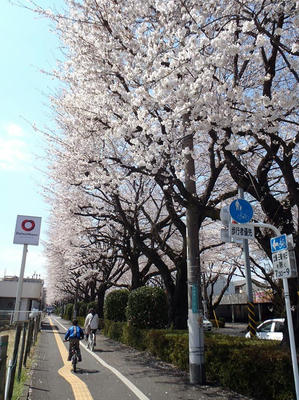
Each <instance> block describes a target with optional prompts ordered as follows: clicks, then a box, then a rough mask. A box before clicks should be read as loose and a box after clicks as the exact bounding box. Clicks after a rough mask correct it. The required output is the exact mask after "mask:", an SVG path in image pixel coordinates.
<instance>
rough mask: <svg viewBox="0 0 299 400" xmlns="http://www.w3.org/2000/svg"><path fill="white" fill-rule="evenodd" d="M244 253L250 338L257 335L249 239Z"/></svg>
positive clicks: (242, 192)
mask: <svg viewBox="0 0 299 400" xmlns="http://www.w3.org/2000/svg"><path fill="white" fill-rule="evenodd" d="M238 192H239V197H240V199H242V200H244V190H243V189H242V188H241V187H239V188H238ZM243 252H244V261H245V279H246V291H247V316H248V330H249V332H250V337H254V336H255V335H256V318H255V311H254V303H253V290H252V279H251V271H250V258H249V245H248V239H243Z"/></svg>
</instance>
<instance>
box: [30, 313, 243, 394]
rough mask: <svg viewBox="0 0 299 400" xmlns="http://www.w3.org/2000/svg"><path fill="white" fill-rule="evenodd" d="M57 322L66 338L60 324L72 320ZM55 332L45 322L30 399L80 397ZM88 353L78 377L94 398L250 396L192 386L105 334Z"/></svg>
mask: <svg viewBox="0 0 299 400" xmlns="http://www.w3.org/2000/svg"><path fill="white" fill-rule="evenodd" d="M54 318H55V317H54ZM54 323H55V325H56V328H57V329H59V331H60V335H61V337H63V335H64V329H63V328H62V327H61V325H60V324H62V325H64V326H65V327H68V326H69V322H67V321H64V320H62V319H60V318H55V321H54ZM53 336H54V335H53V331H52V330H51V329H50V328H49V324H48V323H47V321H44V323H43V327H42V331H41V335H40V339H39V343H38V346H37V349H36V352H35V357H34V364H33V368H32V371H31V373H32V379H31V382H30V388H29V396H28V399H27V400H73V399H74V395H73V391H72V388H71V385H70V384H69V383H68V382H66V381H65V380H64V379H63V377H62V376H60V375H59V373H58V371H59V370H61V367H62V366H63V362H62V359H61V356H60V355H59V351H58V348H57V346H55V342H54V339H53ZM83 343H84V342H83ZM82 357H83V361H82V363H80V364H79V369H78V373H77V374H76V376H77V377H78V378H80V380H82V381H84V384H86V385H87V387H88V389H89V391H90V393H91V395H92V398H93V399H94V400H104V399H105V400H106V399H107V400H108V399H109V400H135V399H137V400H166V399H168V400H170V399H171V400H246V399H248V398H247V397H245V396H242V395H239V394H236V393H233V392H230V391H227V390H224V389H223V388H220V387H217V386H199V385H190V384H189V381H188V374H187V373H185V372H182V371H180V370H178V369H176V368H174V367H173V366H172V365H169V364H166V363H164V362H161V361H159V360H157V359H155V358H153V357H151V356H150V355H149V354H147V353H145V352H140V351H137V350H135V349H133V348H130V347H127V346H125V345H123V344H120V343H118V342H114V341H113V340H111V339H107V338H106V337H104V336H103V335H101V334H99V333H98V334H97V346H96V348H95V351H94V353H91V352H89V351H86V350H85V348H84V346H82ZM80 399H81V398H80ZM84 399H85V398H82V400H84ZM76 400H79V398H77V397H76Z"/></svg>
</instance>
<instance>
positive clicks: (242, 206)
mask: <svg viewBox="0 0 299 400" xmlns="http://www.w3.org/2000/svg"><path fill="white" fill-rule="evenodd" d="M229 212H230V215H231V217H232V219H233V220H234V221H236V222H239V223H240V224H246V223H247V222H249V221H250V220H251V218H252V216H253V209H252V207H251V204H250V203H249V202H248V201H246V200H244V199H237V200H234V201H233V202H232V203H231V204H230V206H229Z"/></svg>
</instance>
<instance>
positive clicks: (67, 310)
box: [63, 303, 74, 321]
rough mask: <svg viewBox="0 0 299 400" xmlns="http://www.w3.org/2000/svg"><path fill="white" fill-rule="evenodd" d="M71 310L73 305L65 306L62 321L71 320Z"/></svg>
mask: <svg viewBox="0 0 299 400" xmlns="http://www.w3.org/2000/svg"><path fill="white" fill-rule="evenodd" d="M73 310H74V305H73V304H72V303H69V304H67V305H66V306H65V309H64V314H63V319H67V320H69V321H71V320H72V318H73Z"/></svg>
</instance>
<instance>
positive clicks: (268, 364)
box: [104, 320, 295, 400]
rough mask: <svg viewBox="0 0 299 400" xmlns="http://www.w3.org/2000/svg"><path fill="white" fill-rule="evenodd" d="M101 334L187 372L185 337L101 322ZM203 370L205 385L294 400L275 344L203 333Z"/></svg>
mask: <svg viewBox="0 0 299 400" xmlns="http://www.w3.org/2000/svg"><path fill="white" fill-rule="evenodd" d="M104 334H105V335H106V336H108V337H110V338H111V339H114V340H117V341H119V342H122V343H125V344H128V345H130V346H132V347H135V348H137V349H140V350H146V351H148V352H150V353H151V354H152V355H153V356H155V357H158V358H160V359H161V360H163V361H165V362H168V363H172V364H173V365H175V366H177V367H178V368H180V369H182V370H185V371H188V370H189V365H188V364H189V356H188V352H189V350H188V333H178V332H177V331H171V330H154V329H151V330H143V329H138V328H134V327H133V326H132V325H128V324H127V323H125V322H113V321H107V320H105V327H104ZM205 367H206V375H207V380H208V382H209V383H215V384H218V385H221V386H222V387H226V388H229V389H231V390H234V391H235V392H238V393H240V394H243V395H246V396H251V397H254V398H255V399H256V400H265V399H267V400H292V399H293V398H295V388H294V379H293V373H292V364H291V356H290V354H289V352H288V351H287V350H284V349H282V348H281V347H280V346H279V345H278V344H277V343H275V342H272V341H262V340H258V339H250V340H248V339H245V338H239V337H231V336H226V335H219V334H213V333H206V335H205Z"/></svg>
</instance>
